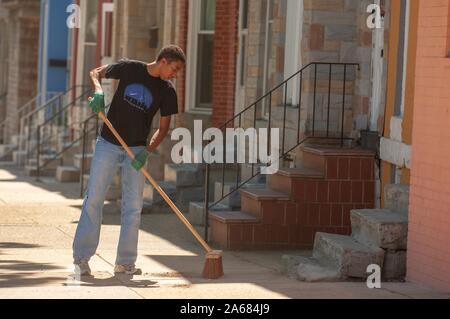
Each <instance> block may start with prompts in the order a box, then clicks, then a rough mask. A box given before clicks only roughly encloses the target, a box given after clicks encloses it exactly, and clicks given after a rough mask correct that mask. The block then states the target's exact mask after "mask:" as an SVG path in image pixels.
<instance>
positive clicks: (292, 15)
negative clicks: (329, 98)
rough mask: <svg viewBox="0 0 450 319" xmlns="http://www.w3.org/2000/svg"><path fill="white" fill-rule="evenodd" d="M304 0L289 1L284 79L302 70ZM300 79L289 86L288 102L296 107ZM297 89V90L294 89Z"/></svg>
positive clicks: (294, 79)
mask: <svg viewBox="0 0 450 319" xmlns="http://www.w3.org/2000/svg"><path fill="white" fill-rule="evenodd" d="M303 10H304V6H303V0H287V12H286V46H285V55H284V78H285V79H287V78H289V77H290V76H292V74H293V73H294V72H297V71H298V70H300V69H301V67H302V65H303V63H302V50H301V45H302V39H303ZM299 82H300V79H299V78H298V77H294V78H293V79H292V80H291V83H292V85H290V86H288V93H287V95H288V98H287V102H288V103H289V104H291V105H296V104H298V102H299V92H298V90H300V83H299ZM294 88H295V89H294Z"/></svg>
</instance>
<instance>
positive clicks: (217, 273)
mask: <svg viewBox="0 0 450 319" xmlns="http://www.w3.org/2000/svg"><path fill="white" fill-rule="evenodd" d="M222 276H223V265H222V252H221V251H213V252H209V253H208V254H207V255H206V260H205V266H204V268H203V278H206V279H218V278H220V277H222Z"/></svg>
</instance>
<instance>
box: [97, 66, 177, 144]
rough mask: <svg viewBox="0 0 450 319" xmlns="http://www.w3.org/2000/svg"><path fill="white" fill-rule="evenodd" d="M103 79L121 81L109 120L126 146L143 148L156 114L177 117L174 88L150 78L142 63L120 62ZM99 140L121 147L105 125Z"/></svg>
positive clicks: (168, 83) (108, 69)
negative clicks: (174, 115)
mask: <svg viewBox="0 0 450 319" xmlns="http://www.w3.org/2000/svg"><path fill="white" fill-rule="evenodd" d="M106 78H107V79H117V80H120V82H119V86H118V88H117V91H116V93H115V94H114V98H113V101H112V103H111V107H110V109H109V111H108V120H109V121H110V122H111V123H112V125H113V126H114V128H115V129H116V130H117V132H118V133H119V134H120V136H121V137H122V139H123V140H124V141H125V142H126V143H127V145H128V146H145V145H146V143H147V137H148V135H149V134H150V129H151V123H152V120H153V117H154V116H155V114H156V112H158V110H160V113H161V116H162V117H165V116H170V115H173V114H176V113H178V103H177V94H176V92H175V88H174V86H173V84H172V83H171V82H170V81H164V80H161V79H160V78H159V77H153V76H151V75H150V74H149V73H148V71H147V64H145V63H144V62H140V61H133V60H126V59H124V60H120V61H119V62H117V63H114V64H111V65H109V66H108V67H107V69H106ZM101 136H102V137H103V138H104V139H105V140H107V141H108V142H110V143H113V144H116V145H120V143H119V141H117V139H116V138H115V136H114V135H113V133H112V132H111V131H110V130H109V128H108V127H107V126H106V125H104V126H103V128H102V132H101Z"/></svg>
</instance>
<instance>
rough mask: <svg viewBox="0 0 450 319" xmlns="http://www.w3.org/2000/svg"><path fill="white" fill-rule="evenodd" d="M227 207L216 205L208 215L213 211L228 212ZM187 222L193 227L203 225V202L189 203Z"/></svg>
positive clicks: (228, 208)
mask: <svg viewBox="0 0 450 319" xmlns="http://www.w3.org/2000/svg"><path fill="white" fill-rule="evenodd" d="M230 210H232V209H231V208H230V207H229V206H226V205H222V204H217V205H215V206H214V207H213V208H211V209H210V211H209V214H211V212H215V211H230ZM189 222H190V223H191V224H193V225H199V226H204V225H205V203H204V202H190V203H189Z"/></svg>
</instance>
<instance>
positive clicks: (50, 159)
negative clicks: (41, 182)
mask: <svg viewBox="0 0 450 319" xmlns="http://www.w3.org/2000/svg"><path fill="white" fill-rule="evenodd" d="M28 165H29V166H36V165H37V159H36V158H30V159H29V160H28ZM39 165H40V166H41V167H42V166H43V165H45V167H44V168H45V169H53V170H55V172H56V169H57V168H58V166H60V165H61V157H58V158H54V156H53V155H42V156H41V157H40V159H39Z"/></svg>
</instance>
